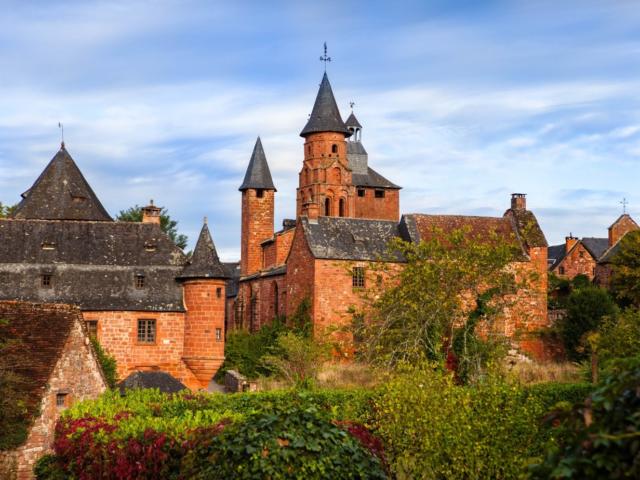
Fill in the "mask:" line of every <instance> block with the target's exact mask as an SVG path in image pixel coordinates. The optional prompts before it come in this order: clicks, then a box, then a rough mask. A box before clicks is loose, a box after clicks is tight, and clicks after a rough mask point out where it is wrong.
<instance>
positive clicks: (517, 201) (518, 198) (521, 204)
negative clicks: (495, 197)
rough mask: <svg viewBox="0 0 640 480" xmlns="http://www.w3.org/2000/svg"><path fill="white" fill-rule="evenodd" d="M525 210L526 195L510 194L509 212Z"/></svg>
mask: <svg viewBox="0 0 640 480" xmlns="http://www.w3.org/2000/svg"><path fill="white" fill-rule="evenodd" d="M526 209H527V194H526V193H512V194H511V210H526Z"/></svg>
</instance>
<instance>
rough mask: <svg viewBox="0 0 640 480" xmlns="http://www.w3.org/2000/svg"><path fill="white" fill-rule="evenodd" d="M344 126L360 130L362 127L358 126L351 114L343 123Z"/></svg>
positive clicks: (356, 120)
mask: <svg viewBox="0 0 640 480" xmlns="http://www.w3.org/2000/svg"><path fill="white" fill-rule="evenodd" d="M344 124H345V125H346V126H347V127H352V128H362V125H360V122H359V121H358V119H357V118H356V116H355V115H354V114H353V112H351V115H349V118H347V121H346V122H344Z"/></svg>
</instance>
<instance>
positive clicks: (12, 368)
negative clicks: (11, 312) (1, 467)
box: [0, 318, 37, 451]
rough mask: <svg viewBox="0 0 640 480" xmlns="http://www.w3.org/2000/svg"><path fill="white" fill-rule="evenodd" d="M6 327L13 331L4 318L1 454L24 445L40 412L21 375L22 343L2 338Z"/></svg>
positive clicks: (0, 324)
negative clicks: (37, 413)
mask: <svg viewBox="0 0 640 480" xmlns="http://www.w3.org/2000/svg"><path fill="white" fill-rule="evenodd" d="M5 328H10V324H9V321H8V320H4V319H2V318H0V451H2V450H11V449H13V448H15V447H17V446H19V445H21V444H22V443H24V441H25V440H26V438H27V430H28V428H29V424H30V423H31V418H32V417H33V415H34V414H35V413H36V410H37V406H36V405H34V404H33V403H32V402H29V398H28V396H27V395H28V393H27V392H28V391H29V388H28V387H29V383H28V380H27V379H26V378H25V377H24V376H23V375H20V374H19V373H18V372H17V367H18V365H20V363H21V360H22V357H23V355H24V351H23V349H22V348H21V345H22V344H21V342H20V341H18V340H14V339H7V338H6V337H5V336H3V335H1V333H2V330H3V329H5Z"/></svg>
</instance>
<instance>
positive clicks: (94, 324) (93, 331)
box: [86, 320, 98, 338]
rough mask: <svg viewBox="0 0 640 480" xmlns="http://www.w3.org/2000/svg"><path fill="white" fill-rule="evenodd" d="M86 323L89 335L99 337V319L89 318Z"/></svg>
mask: <svg viewBox="0 0 640 480" xmlns="http://www.w3.org/2000/svg"><path fill="white" fill-rule="evenodd" d="M86 325H87V331H88V332H89V336H90V337H94V338H97V337H98V321H97V320H87V323H86Z"/></svg>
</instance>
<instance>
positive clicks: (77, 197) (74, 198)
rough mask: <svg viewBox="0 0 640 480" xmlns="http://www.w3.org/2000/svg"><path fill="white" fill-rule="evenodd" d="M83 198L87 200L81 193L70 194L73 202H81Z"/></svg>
mask: <svg viewBox="0 0 640 480" xmlns="http://www.w3.org/2000/svg"><path fill="white" fill-rule="evenodd" d="M85 200H87V197H84V196H82V195H73V194H71V201H72V202H73V203H83V202H84V201H85Z"/></svg>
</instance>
